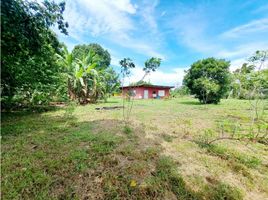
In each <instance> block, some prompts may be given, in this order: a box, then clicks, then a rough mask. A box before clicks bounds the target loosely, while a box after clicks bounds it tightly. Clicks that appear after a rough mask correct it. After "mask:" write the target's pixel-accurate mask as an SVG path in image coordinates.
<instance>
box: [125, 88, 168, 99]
mask: <svg viewBox="0 0 268 200" xmlns="http://www.w3.org/2000/svg"><path fill="white" fill-rule="evenodd" d="M128 90H129V88H124V93H126V92H127V91H128ZM133 90H135V93H136V96H135V97H134V98H135V99H143V98H144V90H148V98H149V99H151V98H154V97H153V92H154V91H155V92H156V94H158V91H159V90H164V91H165V96H164V97H168V96H169V94H170V93H169V90H170V89H168V88H151V87H135V88H133ZM164 97H161V98H164Z"/></svg>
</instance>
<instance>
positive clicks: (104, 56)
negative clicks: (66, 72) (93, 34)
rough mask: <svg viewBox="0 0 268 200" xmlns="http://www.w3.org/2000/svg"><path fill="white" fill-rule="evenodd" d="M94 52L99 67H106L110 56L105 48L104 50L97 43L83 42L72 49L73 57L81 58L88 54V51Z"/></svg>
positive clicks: (109, 61)
mask: <svg viewBox="0 0 268 200" xmlns="http://www.w3.org/2000/svg"><path fill="white" fill-rule="evenodd" d="M89 52H91V53H94V54H95V55H96V56H98V57H99V59H100V61H101V63H100V65H99V68H101V69H106V68H107V67H108V66H109V65H110V63H111V56H110V54H109V52H108V51H107V50H104V49H103V48H102V47H101V46H100V45H99V44H96V43H92V44H88V45H86V44H83V45H76V46H75V47H74V49H73V51H72V54H73V56H74V58H75V59H80V60H82V59H83V57H85V56H86V55H88V53H89Z"/></svg>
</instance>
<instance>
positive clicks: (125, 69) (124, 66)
mask: <svg viewBox="0 0 268 200" xmlns="http://www.w3.org/2000/svg"><path fill="white" fill-rule="evenodd" d="M119 64H120V65H121V74H122V97H123V118H124V122H125V125H126V123H127V122H128V120H129V117H130V114H131V110H132V106H133V99H132V96H133V95H132V90H131V89H130V95H128V94H124V90H123V86H124V81H125V78H127V77H129V75H130V73H131V69H134V68H135V64H134V62H133V61H132V60H131V59H130V58H124V59H123V60H120V61H119ZM126 97H127V98H126ZM126 99H127V102H128V104H127V108H126V110H127V112H126V113H125V100H126Z"/></svg>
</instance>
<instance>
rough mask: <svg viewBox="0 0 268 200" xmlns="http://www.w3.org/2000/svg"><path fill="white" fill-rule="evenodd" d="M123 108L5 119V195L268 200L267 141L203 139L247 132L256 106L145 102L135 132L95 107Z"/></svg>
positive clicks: (134, 119)
mask: <svg viewBox="0 0 268 200" xmlns="http://www.w3.org/2000/svg"><path fill="white" fill-rule="evenodd" d="M266 103H267V102H266ZM120 105H121V99H119V98H113V99H110V100H109V101H108V103H99V104H91V105H86V106H76V107H73V106H68V107H65V108H58V109H55V110H52V111H47V112H17V113H11V114H6V113H2V127H1V129H2V130H1V135H2V145H1V152H2V155H1V184H2V185H1V186H2V193H1V197H2V199H214V200H218V199H268V147H267V145H265V144H263V143H258V142H255V143H252V142H250V143H248V144H246V143H244V142H240V141H235V140H221V141H218V142H215V143H213V144H212V145H204V144H203V143H202V142H200V141H203V138H204V137H205V136H206V137H208V136H209V137H215V136H217V135H218V134H219V133H220V134H227V133H231V132H232V131H234V127H239V128H238V129H235V130H237V132H238V131H239V133H241V134H246V133H247V132H248V131H249V129H250V123H251V118H250V116H251V110H250V109H249V108H250V106H249V102H248V101H244V100H233V99H229V100H222V101H221V103H220V104H219V105H200V104H199V103H198V101H197V100H196V99H193V98H190V97H183V98H177V99H170V100H136V101H135V102H134V107H133V111H132V115H131V122H130V123H129V125H128V127H127V128H126V127H124V123H123V121H122V110H121V109H116V110H96V109H95V108H96V107H102V106H120ZM265 112H266V113H265V120H266V122H268V115H267V107H266V108H265ZM261 131H265V130H261Z"/></svg>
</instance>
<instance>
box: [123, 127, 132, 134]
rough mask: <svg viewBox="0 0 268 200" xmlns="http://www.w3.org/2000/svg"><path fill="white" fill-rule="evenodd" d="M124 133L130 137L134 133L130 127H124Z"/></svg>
mask: <svg viewBox="0 0 268 200" xmlns="http://www.w3.org/2000/svg"><path fill="white" fill-rule="evenodd" d="M123 131H124V133H125V134H127V135H130V134H131V133H132V129H131V128H130V127H129V126H124V130H123Z"/></svg>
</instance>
